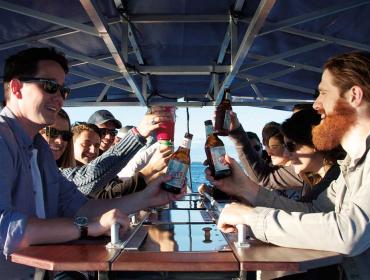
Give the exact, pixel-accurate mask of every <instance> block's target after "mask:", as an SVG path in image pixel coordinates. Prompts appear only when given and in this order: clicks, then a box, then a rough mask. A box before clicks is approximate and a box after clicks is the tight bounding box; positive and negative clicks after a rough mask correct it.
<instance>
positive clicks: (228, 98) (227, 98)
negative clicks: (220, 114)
mask: <svg viewBox="0 0 370 280" xmlns="http://www.w3.org/2000/svg"><path fill="white" fill-rule="evenodd" d="M224 99H225V100H228V101H230V100H231V95H230V92H228V91H227V92H225V96H224Z"/></svg>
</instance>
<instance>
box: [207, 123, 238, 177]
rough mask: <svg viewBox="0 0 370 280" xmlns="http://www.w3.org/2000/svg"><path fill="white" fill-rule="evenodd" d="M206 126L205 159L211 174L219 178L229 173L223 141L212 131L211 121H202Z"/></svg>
mask: <svg viewBox="0 0 370 280" xmlns="http://www.w3.org/2000/svg"><path fill="white" fill-rule="evenodd" d="M204 124H205V126H206V135H207V139H206V143H205V145H204V150H205V151H206V155H207V161H208V165H209V168H210V169H211V172H212V176H213V178H215V179H221V178H225V177H227V176H229V175H230V174H231V170H230V166H229V165H228V164H227V163H225V162H224V157H225V154H226V151H225V146H224V143H223V142H222V141H221V139H220V138H218V137H217V135H216V134H214V133H213V126H212V121H211V120H207V121H205V122H204Z"/></svg>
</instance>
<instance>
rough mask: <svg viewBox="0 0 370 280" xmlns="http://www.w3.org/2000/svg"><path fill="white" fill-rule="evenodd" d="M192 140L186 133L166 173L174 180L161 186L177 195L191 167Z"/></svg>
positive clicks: (190, 135)
mask: <svg viewBox="0 0 370 280" xmlns="http://www.w3.org/2000/svg"><path fill="white" fill-rule="evenodd" d="M192 139H193V135H192V134H190V133H185V136H184V139H183V140H182V143H181V145H180V146H179V148H178V149H177V151H176V152H174V153H173V154H172V156H171V158H170V161H169V162H168V167H167V172H166V174H167V175H171V176H172V179H171V180H170V181H168V182H166V183H163V184H162V185H161V187H162V188H163V189H165V190H166V191H169V192H172V193H176V194H178V193H180V192H181V188H182V186H183V185H184V183H185V178H186V174H187V172H188V169H189V165H190V146H191V140H192Z"/></svg>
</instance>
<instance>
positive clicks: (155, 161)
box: [140, 145, 173, 183]
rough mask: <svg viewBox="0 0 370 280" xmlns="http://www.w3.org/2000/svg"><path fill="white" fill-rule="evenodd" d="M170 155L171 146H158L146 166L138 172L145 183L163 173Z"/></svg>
mask: <svg viewBox="0 0 370 280" xmlns="http://www.w3.org/2000/svg"><path fill="white" fill-rule="evenodd" d="M172 153H173V147H172V146H165V145H160V146H159V147H158V149H157V150H156V151H155V152H154V154H153V156H152V157H151V159H150V160H149V162H148V164H147V165H146V166H145V167H144V168H143V169H142V170H141V171H140V172H141V174H143V175H144V177H145V181H146V182H147V183H148V182H150V181H152V180H153V179H155V178H157V177H158V176H160V175H162V174H163V173H164V172H165V170H166V167H167V165H168V161H169V160H170V157H171V155H172Z"/></svg>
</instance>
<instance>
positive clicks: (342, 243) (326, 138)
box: [207, 53, 370, 279]
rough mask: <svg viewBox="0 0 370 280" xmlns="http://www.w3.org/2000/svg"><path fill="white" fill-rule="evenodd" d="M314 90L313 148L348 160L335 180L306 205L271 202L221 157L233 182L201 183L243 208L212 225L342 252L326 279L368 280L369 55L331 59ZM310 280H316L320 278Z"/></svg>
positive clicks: (282, 243) (284, 242)
mask: <svg viewBox="0 0 370 280" xmlns="http://www.w3.org/2000/svg"><path fill="white" fill-rule="evenodd" d="M319 92H320V95H319V96H318V98H317V99H316V101H315V103H314V105H313V107H314V108H315V109H316V110H317V111H318V113H319V114H320V115H321V119H322V120H321V123H320V124H319V125H318V126H317V127H316V128H315V129H314V130H313V142H314V144H315V146H316V148H317V149H319V150H329V149H332V148H334V147H337V146H338V145H339V144H340V145H342V147H343V148H344V150H345V151H346V152H347V157H346V158H345V159H344V160H343V161H342V162H341V174H340V176H339V178H338V179H337V180H336V181H333V182H332V183H331V185H330V186H329V187H328V188H327V190H326V191H325V192H323V193H322V194H321V195H320V196H319V197H318V198H317V199H316V200H314V201H312V202H309V203H307V202H304V203H303V202H296V201H293V200H289V199H285V200H284V198H280V199H275V195H276V194H274V193H273V192H271V191H267V190H266V189H264V188H260V187H259V186H258V185H256V184H255V183H254V182H252V181H251V180H250V179H249V178H248V177H247V176H246V175H245V174H244V173H243V172H242V171H241V170H240V168H239V167H238V165H237V163H236V162H235V160H233V159H231V158H229V157H227V158H226V160H227V161H228V162H229V164H230V166H231V168H232V169H233V170H232V176H230V177H228V178H224V179H221V180H217V181H215V180H214V178H212V177H211V176H210V174H209V173H207V178H208V179H209V180H210V181H211V183H213V185H215V186H216V187H218V188H220V189H221V190H223V191H224V192H227V193H229V194H233V195H234V196H236V197H238V198H239V199H240V201H247V202H248V203H249V204H248V205H244V204H240V203H232V204H230V205H228V206H226V207H225V208H224V209H223V211H222V213H221V215H220V218H219V221H218V226H219V228H220V229H221V230H222V231H224V232H232V231H235V226H236V225H237V224H246V225H248V226H249V227H250V228H251V232H252V234H253V236H254V237H255V238H257V239H259V240H262V241H264V242H268V243H272V244H275V245H279V246H285V247H291V248H302V249H315V250H326V251H334V252H338V253H342V254H344V255H345V256H346V257H345V258H344V262H343V263H342V266H341V269H342V271H341V273H338V274H337V275H336V276H335V277H330V278H327V279H370V266H369V263H370V230H369V229H370V223H369V221H370V203H369V201H370V155H369V147H370V54H368V53H348V54H343V55H339V56H337V57H334V58H332V59H330V60H329V61H328V62H327V63H326V64H325V65H324V72H323V74H322V79H321V82H320V85H319ZM282 201H283V203H281V202H282ZM323 209H325V210H323ZM324 211H325V212H324ZM284 279H313V278H312V277H311V278H310V276H307V275H301V278H300V276H299V275H290V276H287V277H284ZM314 279H323V278H322V274H317V275H315V276H314Z"/></svg>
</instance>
